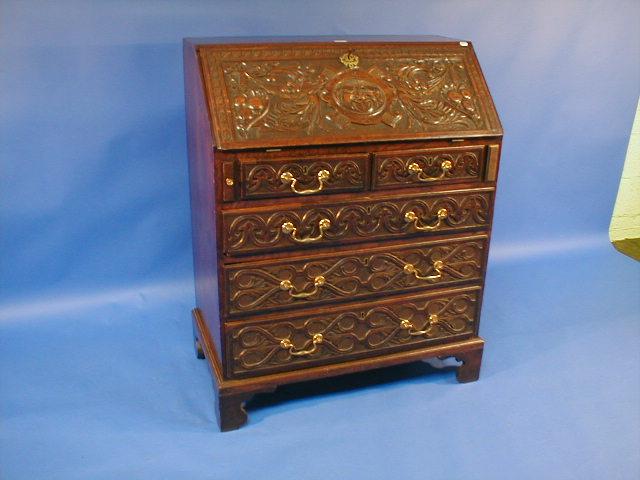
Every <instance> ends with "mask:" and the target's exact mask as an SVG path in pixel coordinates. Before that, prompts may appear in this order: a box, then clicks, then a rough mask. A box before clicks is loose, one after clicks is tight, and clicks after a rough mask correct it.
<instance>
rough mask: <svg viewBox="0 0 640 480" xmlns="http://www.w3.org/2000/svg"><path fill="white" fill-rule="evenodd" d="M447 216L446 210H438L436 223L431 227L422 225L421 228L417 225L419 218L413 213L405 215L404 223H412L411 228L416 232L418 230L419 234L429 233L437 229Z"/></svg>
mask: <svg viewBox="0 0 640 480" xmlns="http://www.w3.org/2000/svg"><path fill="white" fill-rule="evenodd" d="M448 216H449V212H448V211H447V209H446V208H441V209H440V210H438V219H437V220H436V223H434V224H433V225H422V226H421V225H418V222H419V221H420V218H419V217H418V215H417V214H416V213H415V212H407V213H405V214H404V221H405V222H407V223H413V226H414V227H415V229H416V230H419V231H421V232H429V231H431V230H435V229H436V228H438V227H439V226H440V225H441V224H442V221H443V220H444V219H445V218H447V217H448Z"/></svg>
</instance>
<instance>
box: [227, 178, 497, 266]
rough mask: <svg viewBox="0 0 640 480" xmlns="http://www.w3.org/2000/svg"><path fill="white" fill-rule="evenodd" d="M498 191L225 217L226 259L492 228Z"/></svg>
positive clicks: (245, 212) (244, 212)
mask: <svg viewBox="0 0 640 480" xmlns="http://www.w3.org/2000/svg"><path fill="white" fill-rule="evenodd" d="M492 195H493V189H491V188H484V189H475V190H460V191H451V192H427V193H421V194H420V195H413V196H410V197H405V198H394V199H381V200H371V199H369V200H363V201H360V202H357V203H356V202H353V203H338V204H331V203H329V204H324V205H315V206H309V207H300V206H295V207H293V206H287V205H283V206H278V207H266V208H260V209H253V210H226V211H225V212H223V232H224V236H225V237H224V241H225V253H226V254H227V255H239V254H249V253H257V252H261V251H275V250H283V249H288V248H291V247H292V246H299V247H304V246H322V245H332V244H336V243H340V244H344V243H354V242H365V241H371V240H377V239H385V238H389V239H391V238H405V237H410V236H413V235H416V234H424V233H444V232H453V231H457V230H465V229H471V228H479V227H487V226H488V222H489V211H490V205H491V200H492Z"/></svg>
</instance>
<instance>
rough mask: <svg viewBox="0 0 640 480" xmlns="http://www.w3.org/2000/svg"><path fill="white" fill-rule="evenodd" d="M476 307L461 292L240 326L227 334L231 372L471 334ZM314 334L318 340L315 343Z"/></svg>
mask: <svg viewBox="0 0 640 480" xmlns="http://www.w3.org/2000/svg"><path fill="white" fill-rule="evenodd" d="M476 312H477V293H476V292H465V293H458V294H455V295H449V296H442V297H435V298H430V299H422V300H411V301H403V302H399V303H397V304H392V305H379V306H376V307H373V308H360V309H355V310H353V311H349V312H344V313H340V314H328V315H314V316H312V317H311V318H299V319H294V320H291V321H282V322H276V323H269V324H255V325H249V326H244V327H240V328H237V329H235V330H234V331H233V332H232V333H231V334H230V336H229V342H230V343H231V350H232V355H233V370H234V372H235V373H241V372H244V371H253V370H268V369H270V368H275V367H278V366H280V365H287V364H290V363H293V362H305V361H318V360H323V359H332V358H340V357H345V356H348V355H352V354H358V353H361V352H368V351H375V350H377V349H384V348H388V347H394V346H401V345H407V344H412V343H416V344H419V343H424V342H425V341H427V342H428V341H429V340H434V339H440V338H445V337H448V336H452V335H464V334H472V333H473V330H474V325H475V321H476ZM434 317H437V318H438V321H437V323H434V324H433V325H431V326H430V325H429V319H430V318H434ZM406 322H409V323H411V324H412V325H413V326H415V327H416V328H420V329H424V330H425V331H426V333H424V334H423V335H421V336H419V337H418V336H412V335H410V334H409V332H408V331H407V329H406V328H405V327H404V326H403V325H404V324H406ZM432 323H433V322H432ZM314 338H316V339H318V338H320V339H321V341H320V342H318V341H316V342H313V339H314ZM283 345H284V346H286V348H284V347H283ZM310 347H311V348H310ZM297 351H304V352H305V353H306V355H297V354H295V353H296V352H297ZM292 352H293V354H292Z"/></svg>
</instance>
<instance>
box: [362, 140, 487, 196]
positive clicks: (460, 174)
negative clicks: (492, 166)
mask: <svg viewBox="0 0 640 480" xmlns="http://www.w3.org/2000/svg"><path fill="white" fill-rule="evenodd" d="M486 157H487V156H486V147H485V146H484V145H473V146H464V147H447V148H425V149H419V150H408V151H407V150H405V151H392V152H379V153H376V154H374V167H373V171H374V175H373V188H374V189H375V190H383V189H390V188H403V187H419V186H425V185H437V184H442V183H454V182H480V181H482V179H483V178H484V171H485V167H486Z"/></svg>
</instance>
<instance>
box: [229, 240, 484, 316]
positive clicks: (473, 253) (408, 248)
mask: <svg viewBox="0 0 640 480" xmlns="http://www.w3.org/2000/svg"><path fill="white" fill-rule="evenodd" d="M486 248H487V236H486V235H484V234H479V235H473V236H465V237H461V238H455V239H438V240H432V241H427V242H425V241H422V242H417V243H412V244H406V245H396V246H385V247H376V248H369V249H366V250H347V251H342V252H339V253H329V254H321V255H314V256H313V257H312V258H309V257H301V256H297V257H289V258H285V259H280V260H263V261H258V262H242V263H237V264H230V265H226V266H224V278H225V285H226V298H227V301H226V302H225V309H226V311H225V312H224V313H225V314H226V315H229V316H237V315H246V314H254V313H258V312H267V311H273V310H284V309H291V308H303V307H308V306H311V305H331V304H333V303H334V302H336V301H338V302H340V301H343V302H344V301H351V300H354V299H360V298H367V297H375V296H382V295H389V294H398V293H407V292H415V291H422V290H424V289H430V288H431V289H432V288H436V287H439V286H443V285H453V284H459V283H462V282H469V281H474V280H479V279H481V278H482V271H483V263H484V259H485V252H486Z"/></svg>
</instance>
